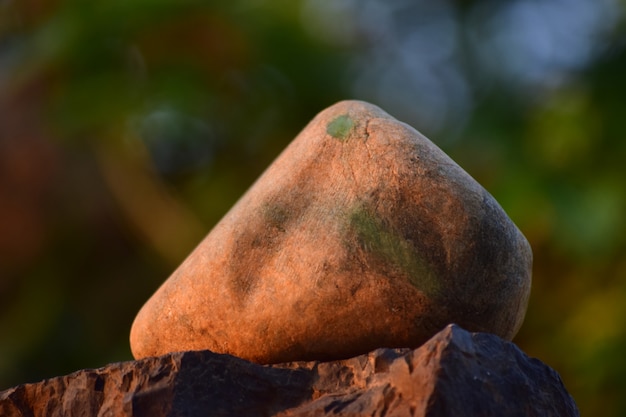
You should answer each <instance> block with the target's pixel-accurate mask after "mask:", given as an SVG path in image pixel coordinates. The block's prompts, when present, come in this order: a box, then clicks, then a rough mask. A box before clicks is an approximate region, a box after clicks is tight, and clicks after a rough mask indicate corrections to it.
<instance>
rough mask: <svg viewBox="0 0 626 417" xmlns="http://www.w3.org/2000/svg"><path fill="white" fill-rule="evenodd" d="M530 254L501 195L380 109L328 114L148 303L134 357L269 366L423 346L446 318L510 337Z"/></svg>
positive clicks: (344, 105) (524, 293)
mask: <svg viewBox="0 0 626 417" xmlns="http://www.w3.org/2000/svg"><path fill="white" fill-rule="evenodd" d="M531 263H532V254H531V250H530V247H529V245H528V243H527V241H526V239H525V238H524V236H523V235H522V234H521V233H520V231H519V230H518V229H517V227H516V226H515V225H514V224H513V223H512V222H511V220H510V219H509V218H508V217H507V215H506V214H505V213H504V211H503V210H502V208H501V207H500V206H499V205H498V204H497V202H496V201H495V200H494V199H493V197H492V196H491V195H489V194H488V193H487V191H485V190H484V189H483V188H482V187H481V186H480V185H479V184H478V183H477V182H476V181H474V180H473V179H472V178H471V177H470V176H469V175H468V174H467V173H466V172H465V171H463V170H462V169H461V168H460V167H459V166H458V165H457V164H456V163H454V162H453V161H452V160H451V159H450V158H449V157H448V156H447V155H445V154H444V153H443V152H442V151H441V150H440V149H439V148H438V147H436V146H435V145H434V144H433V143H432V142H430V141H429V140H428V139H427V138H425V137H424V136H422V135H421V134H420V133H418V132H417V131H415V130H414V129H412V128H411V127H410V126H407V125H406V124H403V123H401V122H398V121H397V120H395V119H394V118H392V117H391V116H389V115H388V114H386V113H385V112H383V111H382V110H380V109H379V108H377V107H375V106H373V105H370V104H367V103H363V102H357V101H344V102H341V103H338V104H336V105H334V106H332V107H330V108H328V109H327V110H325V111H323V112H322V113H320V114H319V115H318V116H316V117H315V119H314V120H313V121H312V122H311V123H310V124H309V125H308V126H307V127H306V128H305V129H304V130H303V131H302V132H301V133H300V135H299V136H298V137H297V138H296V139H295V140H294V141H293V142H292V143H291V144H290V145H289V146H288V147H287V148H286V149H285V151H284V152H283V153H282V154H281V155H280V156H279V157H278V158H277V159H276V161H275V162H274V163H273V164H272V165H271V166H270V167H269V168H268V169H267V171H266V172H265V173H264V174H263V175H262V176H261V177H260V178H259V179H258V181H257V182H256V183H255V184H254V185H253V186H252V187H251V188H250V190H249V191H248V192H247V193H246V194H245V195H244V196H243V197H242V198H241V199H240V201H239V202H238V203H237V204H236V205H235V206H234V207H233V208H232V209H231V210H230V211H229V212H228V213H227V214H226V216H225V217H224V218H223V219H222V220H221V221H220V222H219V223H218V224H217V225H216V226H215V228H214V229H213V230H212V231H211V232H210V233H209V234H208V235H207V237H206V238H205V239H204V240H203V241H202V242H201V243H200V244H199V246H198V247H197V248H196V249H195V250H194V251H193V252H192V253H191V255H190V256H189V257H188V258H187V259H186V260H185V261H184V262H183V264H182V265H181V266H180V267H179V268H178V269H177V270H176V271H175V272H174V274H173V275H172V276H171V277H170V278H169V279H168V280H167V281H166V282H165V283H164V284H163V285H162V286H161V287H160V288H159V289H158V291H157V292H156V293H155V294H154V295H153V296H152V298H150V300H148V302H147V303H146V304H145V305H144V306H143V308H142V309H141V311H140V312H139V314H138V315H137V317H136V319H135V322H134V324H133V327H132V330H131V338H130V339H131V348H132V351H133V354H134V355H135V357H136V358H142V357H145V356H153V355H161V354H164V353H167V352H172V351H182V350H199V349H210V350H212V351H215V352H219V353H228V354H232V355H236V356H239V357H241V358H244V359H248V360H251V361H255V362H259V363H278V362H286V361H292V360H328V359H337V358H345V357H349V356H353V355H357V354H361V353H364V352H368V351H370V350H372V349H375V348H378V347H416V346H418V345H420V344H422V343H423V342H425V341H426V340H427V339H428V338H430V337H431V336H432V335H434V334H435V333H437V332H438V331H439V330H441V329H442V328H443V327H445V326H446V325H447V324H448V323H451V322H456V323H459V324H460V325H461V326H463V327H465V328H467V329H469V330H472V331H481V332H490V333H495V334H496V335H499V336H501V337H503V338H505V339H511V338H512V337H513V336H514V335H515V333H516V332H517V330H518V328H519V327H520V325H521V323H522V321H523V318H524V314H525V310H526V304H527V300H528V295H529V291H530V282H531Z"/></svg>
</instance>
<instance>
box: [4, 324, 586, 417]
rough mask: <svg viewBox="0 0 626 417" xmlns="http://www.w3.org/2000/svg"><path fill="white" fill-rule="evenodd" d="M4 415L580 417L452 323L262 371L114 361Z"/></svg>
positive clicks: (54, 382)
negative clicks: (415, 338) (346, 354)
mask: <svg viewBox="0 0 626 417" xmlns="http://www.w3.org/2000/svg"><path fill="white" fill-rule="evenodd" d="M0 415H2V416H24V417H26V416H69V415H72V416H73V415H80V416H94V417H95V416H135V417H139V416H141V417H143V416H146V417H148V416H150V417H158V416H164V417H165V416H229V417H232V416H324V415H333V416H355V417H356V416H359V417H361V416H363V417H364V416H419V417H421V416H433V417H434V416H437V417H442V416H455V417H459V416H478V415H480V416H494V417H495V416H498V417H501V416H520V417H521V416H547V415H553V416H561V417H568V416H579V412H578V410H577V408H576V405H575V403H574V401H573V399H572V397H571V396H570V395H569V394H568V392H567V391H566V389H565V387H564V386H563V383H562V381H561V379H560V377H559V375H558V374H557V373H556V372H555V371H554V370H553V369H551V368H550V367H548V366H547V365H545V364H544V363H542V362H541V361H539V360H537V359H532V358H529V357H528V356H526V355H525V354H524V353H523V352H522V351H521V350H520V349H519V348H517V346H515V345H514V344H512V343H510V342H506V341H504V340H502V339H500V338H498V337H497V336H494V335H492V334H487V333H469V332H467V331H465V330H463V329H462V328H460V327H458V326H455V325H449V326H448V327H446V328H445V329H443V330H442V331H440V332H439V333H438V334H436V335H435V336H434V337H433V338H432V339H430V340H429V341H428V342H427V343H425V344H424V345H422V346H421V347H419V348H418V349H415V350H409V349H377V350H375V351H373V352H370V353H369V354H367V355H361V356H357V357H354V358H351V359H345V360H339V361H333V362H293V363H288V364H280V365H272V366H262V365H257V364H254V363H251V362H247V361H244V360H242V359H239V358H236V357H233V356H230V355H222V354H216V353H213V352H210V351H189V352H178V353H171V354H167V355H163V356H159V357H150V358H145V359H142V360H138V361H131V362H122V363H114V364H110V365H107V366H105V367H103V368H99V369H94V370H81V371H78V372H75V373H73V374H70V375H67V376H62V377H56V378H51V379H47V380H44V381H41V382H38V383H33V384H23V385H19V386H16V387H14V388H11V389H8V390H6V391H3V392H0Z"/></svg>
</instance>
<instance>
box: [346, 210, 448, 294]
mask: <svg viewBox="0 0 626 417" xmlns="http://www.w3.org/2000/svg"><path fill="white" fill-rule="evenodd" d="M349 225H350V226H349V227H350V230H351V231H352V233H354V234H355V235H356V238H357V240H358V242H359V245H360V246H361V247H362V249H363V250H365V251H366V252H369V253H371V254H372V255H374V256H375V257H377V258H379V259H381V260H382V261H383V262H385V263H386V264H388V265H391V266H392V267H394V268H397V269H399V270H400V271H401V272H402V273H403V274H404V275H406V277H407V278H408V280H409V282H410V283H411V284H412V285H413V286H414V287H416V288H417V289H418V290H420V291H422V292H423V293H424V294H426V295H427V296H435V295H437V294H438V293H439V292H440V291H439V288H440V284H439V281H438V279H437V276H436V274H435V272H434V271H433V269H432V268H431V267H430V265H429V264H428V262H427V261H426V260H425V259H424V258H423V256H420V254H419V253H418V252H417V250H416V249H415V246H414V245H413V243H412V242H411V241H409V240H407V239H405V238H404V237H403V236H402V235H401V234H400V233H398V232H397V231H395V230H393V229H392V228H390V227H389V226H387V225H385V224H384V222H383V221H382V219H380V218H378V217H377V216H376V215H375V214H372V213H370V212H369V211H368V210H367V209H365V208H364V207H358V208H357V209H356V210H354V211H353V212H352V213H351V214H350V216H349Z"/></svg>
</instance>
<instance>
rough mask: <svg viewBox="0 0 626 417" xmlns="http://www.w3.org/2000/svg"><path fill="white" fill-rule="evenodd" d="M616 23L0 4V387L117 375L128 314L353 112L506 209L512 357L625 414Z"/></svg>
mask: <svg viewBox="0 0 626 417" xmlns="http://www.w3.org/2000/svg"><path fill="white" fill-rule="evenodd" d="M433 3H434V4H433ZM625 8H626V4H625V3H624V2H621V3H620V2H618V1H617V0H615V1H614V0H598V1H593V0H569V1H564V0H547V1H545V2H538V1H534V0H516V1H513V2H496V1H495V0H494V1H460V0H459V1H441V2H427V1H425V0H423V1H412V2H408V1H402V0H394V1H383V0H363V1H359V2H357V1H356V0H335V1H313V0H299V1H297V0H290V1H286V0H282V1H280V0H274V1H269V0H268V1H264V0H232V1H229V2H201V1H193V0H184V1H181V0H178V1H170V0H151V1H143V0H135V1H123V0H106V1H104V0H93V1H90V2H86V1H81V0H65V1H62V0H57V1H49V2H38V1H33V0H28V1H22V0H20V1H11V0H8V1H3V2H0V335H1V336H0V389H2V388H7V387H9V386H12V385H15V384H18V383H21V382H27V381H34V380H38V379H41V378H44V377H50V376H53V375H60V374H66V373H69V372H71V371H74V370H77V369H79V368H86V367H96V366H101V365H103V364H105V363H107V362H112V361H120V360H128V359H130V358H131V355H130V351H129V348H128V342H127V336H128V332H129V328H130V324H131V322H132V320H133V318H134V315H135V313H136V312H137V311H138V310H139V308H140V306H141V305H142V303H143V302H144V301H145V300H146V299H147V298H148V297H149V295H150V294H151V293H152V292H153V291H154V290H155V289H156V287H157V286H158V285H159V284H160V283H161V282H162V281H163V280H164V279H165V278H166V277H167V276H168V275H169V274H170V273H171V271H172V270H173V269H174V268H175V267H176V266H177V265H178V264H179V263H180V262H181V261H182V259H183V258H184V257H185V255H186V254H187V253H189V251H190V250H191V249H192V248H193V247H194V245H195V244H197V243H198V241H199V240H200V239H201V238H202V236H203V235H204V234H206V233H207V232H208V231H209V230H210V229H211V227H212V226H213V225H214V224H215V223H216V222H217V221H218V220H219V218H220V217H221V216H222V215H223V214H224V213H225V212H226V211H227V210H228V208H229V207H230V206H231V205H232V204H233V203H234V202H235V201H236V199H237V198H238V197H239V196H240V195H241V194H242V193H243V192H244V191H245V190H246V188H248V187H249V186H250V184H251V183H252V182H253V181H254V179H255V178H256V177H257V176H258V175H259V174H260V173H261V172H262V170H263V169H264V168H265V167H266V166H267V165H268V164H269V163H271V161H272V159H273V158H274V157H275V156H276V155H277V154H278V153H279V152H280V151H281V150H282V149H283V148H284V147H285V146H286V144H287V143H288V142H289V141H290V140H291V139H292V138H293V137H295V135H296V134H297V132H298V131H299V130H300V129H302V128H303V127H304V126H305V125H306V123H307V122H308V121H309V120H310V119H311V118H312V117H313V116H314V115H315V114H316V113H317V112H318V111H320V110H322V109H323V108H325V107H327V106H329V105H331V104H333V103H334V102H336V101H338V100H341V99H345V98H358V99H363V100H367V101H370V102H372V103H374V104H378V105H380V106H381V107H383V108H384V109H385V110H386V111H388V112H389V113H390V114H392V115H394V116H396V117H398V118H399V119H401V120H403V121H405V122H407V123H409V124H411V125H413V126H415V127H416V128H418V129H419V130H421V131H422V132H424V133H425V134H427V135H428V136H429V137H430V138H431V139H433V140H434V141H435V142H436V143H437V144H439V145H440V146H441V147H442V148H443V149H444V150H445V151H446V152H448V153H449V154H450V155H451V156H452V157H453V158H454V159H455V160H457V161H458V162H459V164H460V165H461V166H463V167H464V168H465V169H466V170H467V171H468V172H469V173H470V174H471V175H473V176H474V177H475V178H476V179H477V180H478V181H479V182H481V183H482V184H483V185H484V186H485V187H486V188H487V189H488V190H489V191H490V192H491V193H492V194H493V195H494V196H495V197H496V199H497V200H498V201H499V202H500V203H501V204H502V206H503V207H504V208H505V210H506V211H507V212H508V213H509V215H510V216H511V218H512V219H513V220H514V221H515V222H516V223H517V224H518V225H519V227H520V229H521V230H522V231H523V232H524V233H525V235H526V236H527V237H528V239H529V241H530V242H531V245H532V246H533V249H534V254H535V266H534V281H533V293H532V296H531V301H530V305H529V310H528V314H527V318H526V322H525V324H524V326H523V328H522V330H521V332H520V334H519V335H518V337H517V338H516V342H517V343H518V345H520V347H521V348H522V349H524V350H525V351H526V352H527V353H528V354H530V355H532V356H536V357H538V358H540V359H542V360H543V361H545V362H546V363H548V364H549V365H551V366H552V367H554V368H555V369H557V370H558V371H559V373H560V374H561V375H562V377H563V380H564V382H565V384H566V386H567V388H568V389H569V390H570V391H571V393H572V394H573V396H574V398H575V399H576V401H577V403H578V404H579V406H580V409H581V413H582V414H583V415H587V414H588V415H604V416H618V415H626V399H625V397H624V396H623V395H621V393H623V392H624V391H626V359H624V355H623V352H624V349H626V326H625V319H624V318H625V317H626V260H625V259H624V256H623V254H624V253H625V252H626V234H625V233H624V231H626V224H625V220H624V218H625V216H624V213H625V212H626V210H625V209H626V192H625V186H624V183H623V179H624V178H626V164H625V163H624V161H626V141H625V140H624V138H625V137H626V100H624V97H626V81H625V78H624V74H626V36H625V30H626V27H625V20H624V10H625Z"/></svg>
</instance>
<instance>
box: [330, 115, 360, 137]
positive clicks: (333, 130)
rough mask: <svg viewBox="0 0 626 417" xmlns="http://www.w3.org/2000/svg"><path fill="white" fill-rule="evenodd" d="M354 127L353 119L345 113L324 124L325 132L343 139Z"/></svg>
mask: <svg viewBox="0 0 626 417" xmlns="http://www.w3.org/2000/svg"><path fill="white" fill-rule="evenodd" d="M353 127H354V121H353V120H352V119H351V118H350V116H348V115H347V114H343V115H341V116H339V117H336V118H335V119H334V120H333V121H332V122H330V123H329V124H328V126H326V133H328V134H329V135H331V136H332V137H334V138H335V139H339V140H345V139H347V137H348V135H349V134H350V131H351V130H352V128H353Z"/></svg>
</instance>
